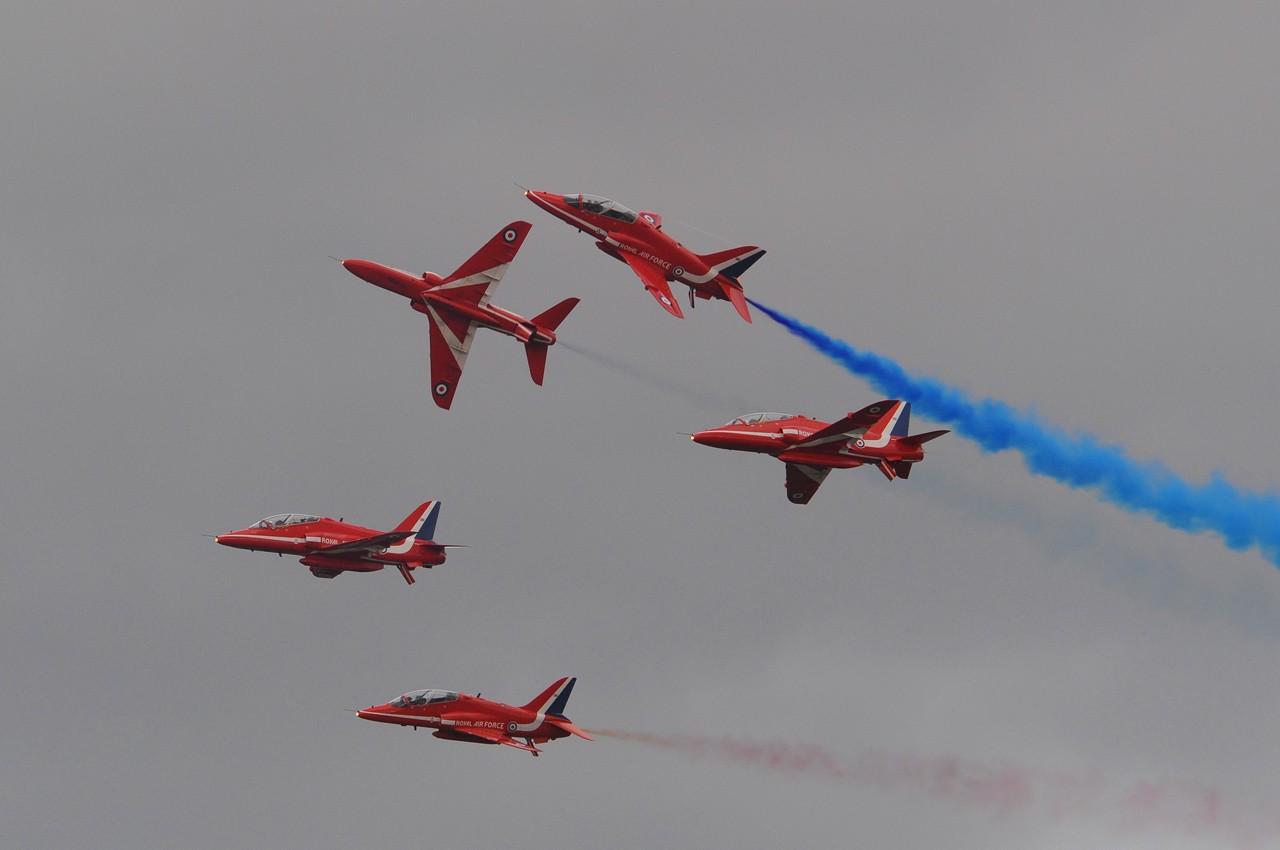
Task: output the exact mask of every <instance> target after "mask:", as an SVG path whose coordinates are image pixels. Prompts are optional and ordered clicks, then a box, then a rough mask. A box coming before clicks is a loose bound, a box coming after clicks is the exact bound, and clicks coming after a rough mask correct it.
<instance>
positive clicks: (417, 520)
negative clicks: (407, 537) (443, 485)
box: [394, 499, 440, 539]
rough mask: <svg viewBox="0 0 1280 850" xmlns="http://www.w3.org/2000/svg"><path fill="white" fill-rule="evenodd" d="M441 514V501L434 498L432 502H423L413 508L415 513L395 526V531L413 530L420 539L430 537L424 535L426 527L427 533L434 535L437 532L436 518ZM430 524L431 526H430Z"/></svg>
mask: <svg viewBox="0 0 1280 850" xmlns="http://www.w3.org/2000/svg"><path fill="white" fill-rule="evenodd" d="M438 516H440V503H439V502H437V501H435V500H434V499H433V500H431V501H430V502H423V503H422V504H421V505H418V507H416V508H414V509H413V513H411V514H409V515H408V516H407V517H405V518H404V521H403V522H401V523H400V524H399V525H397V526H396V527H395V529H394V530H395V531H412V532H413V533H414V536H416V537H418V538H419V539H430V537H429V536H428V537H427V538H423V537H422V531H423V528H424V527H427V534H428V535H432V534H435V532H436V518H437V517H438ZM428 526H429V527H428Z"/></svg>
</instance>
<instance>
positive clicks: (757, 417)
mask: <svg viewBox="0 0 1280 850" xmlns="http://www.w3.org/2000/svg"><path fill="white" fill-rule="evenodd" d="M795 417H796V414H794V413H748V414H747V415H746V416H739V417H738V418H737V419H735V420H733V421H732V422H730V423H729V424H730V425H754V424H756V423H757V422H774V421H776V420H778V419H794V418H795Z"/></svg>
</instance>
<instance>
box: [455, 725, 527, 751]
mask: <svg viewBox="0 0 1280 850" xmlns="http://www.w3.org/2000/svg"><path fill="white" fill-rule="evenodd" d="M450 731H451V732H453V733H454V734H458V735H469V736H470V737H472V738H478V739H480V740H481V741H488V742H489V743H491V744H503V745H505V746H508V747H515V748H516V749H517V750H525V751H527V752H530V753H533V754H534V755H537V754H538V753H540V752H541V750H539V749H538V748H537V747H534V746H530V745H529V744H525V743H521V742H520V741H517V740H516V739H515V738H512V737H511V736H510V735H508V734H507V733H506V732H504V731H502V730H501V729H483V728H480V727H478V726H454V727H453V728H452V729H451V730H450Z"/></svg>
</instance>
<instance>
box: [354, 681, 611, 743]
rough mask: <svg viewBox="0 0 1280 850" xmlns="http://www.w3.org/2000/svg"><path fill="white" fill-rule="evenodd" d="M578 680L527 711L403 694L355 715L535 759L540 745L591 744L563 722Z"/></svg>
mask: <svg viewBox="0 0 1280 850" xmlns="http://www.w3.org/2000/svg"><path fill="white" fill-rule="evenodd" d="M576 681H577V679H570V678H568V677H565V678H563V679H559V680H557V681H556V682H555V683H553V684H552V685H551V687H549V688H547V689H546V690H545V691H543V692H542V693H541V694H539V695H538V696H537V697H535V698H534V699H533V700H532V701H531V702H530V703H528V704H527V705H523V706H515V705H507V704H505V703H501V702H494V701H492V700H487V699H481V698H480V697H479V696H478V695H477V696H471V695H470V694H460V693H458V692H457V691H441V690H435V689H424V690H421V691H413V692H411V693H407V694H402V695H401V696H399V697H396V698H395V699H393V700H391V702H387V703H383V704H382V705H371V706H369V707H368V708H365V709H361V710H360V711H357V712H356V716H357V717H359V718H361V719H362V720H373V721H375V722H377V723H394V724H396V725H398V726H409V727H411V728H413V729H417V728H418V727H420V726H421V727H424V728H427V729H434V730H435V731H434V732H433V733H432V734H433V735H435V737H437V738H445V739H447V740H452V741H470V742H472V743H476V744H502V745H504V746H508V747H514V748H516V749H518V750H525V751H526V752H529V753H532V754H533V755H535V756H536V755H537V754H538V752H539V750H538V748H537V746H536V745H537V744H541V743H544V742H546V741H550V740H554V739H555V738H563V737H565V736H567V735H577V736H578V737H580V738H585V739H587V740H588V741H590V740H591V736H590V735H588V734H587V733H586V732H584V731H582V730H581V729H579V728H578V727H577V726H575V725H573V723H572V722H570V721H569V718H567V717H565V716H564V709H565V705H566V703H567V702H568V700H569V694H570V693H571V692H572V691H573V685H574V683H575V682H576Z"/></svg>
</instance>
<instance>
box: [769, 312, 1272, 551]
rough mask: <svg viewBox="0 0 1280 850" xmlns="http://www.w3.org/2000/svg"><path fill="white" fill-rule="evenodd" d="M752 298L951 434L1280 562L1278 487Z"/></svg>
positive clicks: (1036, 470) (1166, 521) (1139, 510)
mask: <svg viewBox="0 0 1280 850" xmlns="http://www.w3.org/2000/svg"><path fill="white" fill-rule="evenodd" d="M748 300H751V299H748ZM751 303H752V304H753V305H755V307H756V308H757V309H758V310H760V311H761V312H762V313H764V314H765V315H766V316H768V317H769V318H771V319H773V320H774V321H775V322H777V323H778V324H780V325H782V327H784V328H786V329H787V330H788V331H790V332H791V333H792V334H794V335H795V336H798V337H800V338H801V339H803V340H804V341H805V342H807V343H809V344H810V345H811V346H813V347H814V348H815V349H817V350H818V351H819V352H821V353H822V354H824V355H826V356H827V357H828V358H830V359H831V360H834V361H835V362H836V363H838V364H840V365H841V366H843V367H844V368H845V369H847V370H848V371H849V372H850V373H852V374H854V375H857V376H858V377H860V378H864V379H866V380H867V381H868V382H869V383H870V384H871V385H872V386H873V387H875V388H876V389H877V390H879V391H882V392H884V393H886V394H888V395H890V396H893V397H895V398H903V399H908V400H910V401H911V402H912V404H914V405H915V407H916V409H917V410H918V411H919V412H921V413H924V414H925V415H926V416H928V417H929V418H931V419H936V420H938V421H940V422H946V423H949V424H951V425H952V427H953V428H954V429H955V431H956V433H957V434H960V435H961V436H964V437H967V438H968V439H970V440H972V441H974V442H976V443H977V444H978V445H979V446H980V447H981V448H982V449H983V450H984V451H988V452H999V451H1005V450H1007V449H1014V450H1016V451H1018V452H1020V453H1021V454H1022V457H1023V461H1024V462H1025V463H1026V466H1027V469H1029V470H1030V471H1031V472H1033V473H1035V474H1037V475H1045V476H1048V477H1050V478H1053V479H1054V480H1056V481H1059V482H1061V483H1063V484H1066V485H1067V486H1069V487H1074V488H1083V489H1089V490H1092V491H1094V492H1095V493H1097V494H1098V495H1099V496H1100V497H1101V498H1103V499H1105V500H1106V501H1108V502H1111V503H1112V504H1115V505H1118V506H1120V507H1122V508H1124V509H1126V510H1128V511H1131V512H1134V513H1140V514H1146V515H1148V516H1152V517H1154V518H1156V519H1158V520H1159V521H1160V522H1163V523H1164V524H1165V525H1167V526H1169V527H1170V528H1176V529H1180V530H1182V531H1187V532H1191V533H1192V534H1196V533H1199V532H1202V531H1213V532H1215V533H1217V534H1218V535H1220V536H1221V537H1222V539H1223V542H1224V543H1225V544H1226V545H1227V546H1228V547H1229V548H1231V549H1235V550H1239V551H1243V550H1247V549H1250V548H1253V547H1257V548H1258V550H1259V551H1260V552H1261V553H1262V555H1263V556H1264V557H1265V558H1267V559H1268V560H1270V561H1271V562H1272V563H1273V564H1276V565H1277V566H1280V495H1277V494H1276V493H1255V492H1250V491H1245V490H1241V489H1240V488H1238V487H1236V486H1235V485H1233V484H1232V483H1231V482H1229V481H1227V480H1226V478H1224V477H1223V476H1222V475H1220V474H1217V473H1215V474H1214V475H1212V476H1211V477H1210V479H1209V481H1208V482H1207V483H1202V484H1193V483H1190V482H1187V481H1184V480H1183V479H1181V478H1179V477H1178V476H1177V475H1176V474H1175V473H1174V472H1173V471H1172V470H1171V469H1169V468H1168V467H1167V466H1165V465H1164V464H1163V463H1160V462H1159V461H1138V460H1134V459H1133V458H1130V457H1129V456H1128V455H1126V454H1125V451H1124V449H1123V448H1122V447H1121V446H1117V445H1108V444H1106V443H1103V442H1101V441H1100V440H1099V439H1098V438H1097V437H1096V436H1094V435H1092V434H1087V433H1068V432H1067V431H1065V430H1064V429H1062V428H1059V427H1057V426H1055V425H1051V424H1049V423H1046V422H1043V421H1041V419H1040V418H1039V417H1038V416H1036V415H1035V414H1034V413H1031V412H1029V411H1025V410H1018V409H1016V408H1014V407H1013V406H1011V405H1009V404H1006V403H1005V402H1002V401H999V400H997V399H992V398H983V399H976V400H975V399H971V398H969V397H968V395H967V394H966V393H965V392H964V391H963V390H960V389H958V388H956V387H952V386H949V385H948V384H945V383H943V382H942V381H939V380H937V379H935V378H928V377H923V376H920V375H914V374H912V373H910V372H908V371H907V370H906V369H905V368H903V367H902V366H901V365H899V364H898V363H896V362H895V361H893V360H891V359H890V358H888V357H885V356H883V355H880V354H876V353H874V352H870V351H862V350H860V349H857V348H855V347H854V346H852V345H850V344H849V343H847V342H844V341H843V340H840V339H836V338H834V337H832V336H830V335H828V334H826V333H825V332H823V331H821V330H819V329H817V328H815V327H813V326H811V325H808V324H805V323H804V322H802V321H800V320H799V319H796V318H793V317H792V316H788V315H787V314H785V313H782V312H780V311H778V310H774V309H772V308H770V307H766V306H765V305H763V304H761V303H759V302H757V301H754V300H751Z"/></svg>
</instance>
